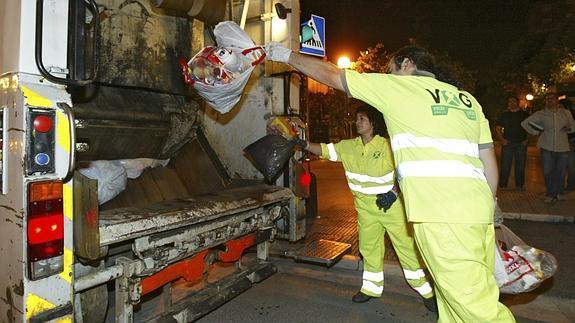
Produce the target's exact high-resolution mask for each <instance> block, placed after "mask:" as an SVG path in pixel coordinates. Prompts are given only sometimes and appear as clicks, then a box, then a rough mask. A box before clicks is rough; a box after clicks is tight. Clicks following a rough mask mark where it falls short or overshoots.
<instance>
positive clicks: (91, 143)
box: [73, 85, 198, 161]
mask: <svg viewBox="0 0 575 323" xmlns="http://www.w3.org/2000/svg"><path fill="white" fill-rule="evenodd" d="M92 90H93V91H88V92H87V93H75V95H74V96H73V100H74V108H73V109H74V114H75V117H76V121H77V124H76V138H77V142H78V143H82V144H86V146H87V150H82V151H79V152H78V160H81V161H87V160H98V159H124V158H141V157H148V158H160V159H164V158H166V157H169V156H166V154H170V153H173V152H174V151H176V150H177V149H179V147H181V145H182V144H183V143H185V142H186V141H187V140H189V137H190V135H191V133H192V131H193V129H194V124H195V123H196V113H197V108H198V104H197V103H196V102H195V101H193V100H189V99H187V98H186V97H183V96H179V95H171V94H164V93H158V92H152V91H145V90H142V89H132V88H120V87H113V86H104V85H99V86H97V87H95V88H93V89H92ZM142 138H146V139H145V140H142Z"/></svg>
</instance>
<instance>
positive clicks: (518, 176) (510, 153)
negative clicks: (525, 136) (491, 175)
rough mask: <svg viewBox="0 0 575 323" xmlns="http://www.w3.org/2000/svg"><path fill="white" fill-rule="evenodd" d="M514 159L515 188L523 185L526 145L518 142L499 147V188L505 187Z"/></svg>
mask: <svg viewBox="0 0 575 323" xmlns="http://www.w3.org/2000/svg"><path fill="white" fill-rule="evenodd" d="M514 159H515V187H523V185H525V161H526V160H527V145H524V144H522V143H520V142H518V143H511V142H510V143H508V144H507V145H505V146H502V147H501V170H500V172H499V186H501V187H506V186H507V181H508V180H509V173H511V165H512V164H513V160H514Z"/></svg>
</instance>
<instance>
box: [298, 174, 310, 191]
mask: <svg viewBox="0 0 575 323" xmlns="http://www.w3.org/2000/svg"><path fill="white" fill-rule="evenodd" d="M299 183H300V185H301V186H304V187H308V186H309V185H310V184H311V174H310V172H308V171H304V172H303V173H301V174H300V176H299Z"/></svg>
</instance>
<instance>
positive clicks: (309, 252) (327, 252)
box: [294, 239, 351, 267]
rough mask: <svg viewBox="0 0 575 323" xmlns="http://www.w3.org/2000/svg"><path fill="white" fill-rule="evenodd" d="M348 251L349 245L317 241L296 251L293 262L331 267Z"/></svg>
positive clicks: (323, 240) (322, 240)
mask: <svg viewBox="0 0 575 323" xmlns="http://www.w3.org/2000/svg"><path fill="white" fill-rule="evenodd" d="M350 249H351V244H349V243H344V242H338V241H331V240H325V239H319V240H315V241H312V242H310V243H308V244H307V245H306V246H305V247H303V248H302V249H300V250H298V251H297V252H296V253H295V255H294V260H295V261H299V262H308V263H313V264H317V265H323V266H327V267H331V266H333V265H334V264H335V263H336V262H338V261H339V260H340V259H341V257H343V255H344V254H346V253H347V252H348V251H349V250H350Z"/></svg>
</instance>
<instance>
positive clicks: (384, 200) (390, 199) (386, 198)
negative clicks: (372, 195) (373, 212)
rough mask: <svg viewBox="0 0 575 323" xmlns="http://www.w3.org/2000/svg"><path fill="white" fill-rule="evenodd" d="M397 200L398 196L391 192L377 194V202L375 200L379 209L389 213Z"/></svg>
mask: <svg viewBox="0 0 575 323" xmlns="http://www.w3.org/2000/svg"><path fill="white" fill-rule="evenodd" d="M395 200H397V194H396V193H395V192H394V191H393V190H391V191H389V192H387V193H383V194H377V200H375V204H377V207H378V208H379V209H380V210H381V209H383V212H387V210H389V208H390V207H391V206H392V205H393V203H394V202H395Z"/></svg>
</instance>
